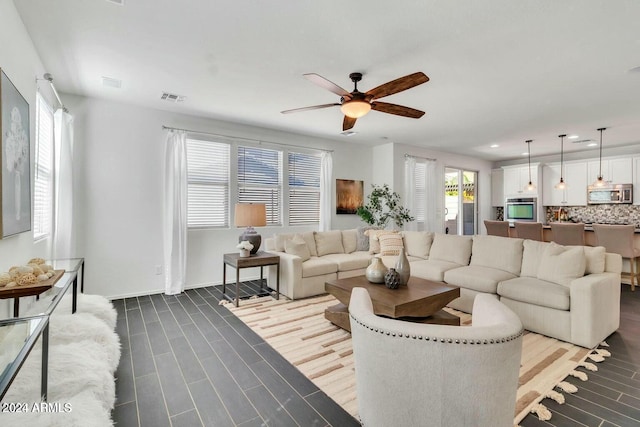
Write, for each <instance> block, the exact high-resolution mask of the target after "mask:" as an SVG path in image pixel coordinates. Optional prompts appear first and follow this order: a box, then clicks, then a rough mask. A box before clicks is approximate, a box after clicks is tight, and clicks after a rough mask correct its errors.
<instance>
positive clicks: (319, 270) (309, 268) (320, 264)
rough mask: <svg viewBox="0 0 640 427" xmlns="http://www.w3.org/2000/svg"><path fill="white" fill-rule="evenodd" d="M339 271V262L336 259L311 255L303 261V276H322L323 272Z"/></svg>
mask: <svg viewBox="0 0 640 427" xmlns="http://www.w3.org/2000/svg"><path fill="white" fill-rule="evenodd" d="M337 271H338V264H336V263H335V262H334V261H331V260H328V259H324V257H323V258H318V257H311V258H310V259H308V260H307V261H305V262H303V263H302V277H314V276H321V275H323V274H330V273H335V272H337Z"/></svg>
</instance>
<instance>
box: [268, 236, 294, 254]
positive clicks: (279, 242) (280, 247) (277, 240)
mask: <svg viewBox="0 0 640 427" xmlns="http://www.w3.org/2000/svg"><path fill="white" fill-rule="evenodd" d="M293 236H295V234H294V233H282V234H274V235H273V241H274V244H275V249H276V251H278V252H284V242H285V240H289V239H293Z"/></svg>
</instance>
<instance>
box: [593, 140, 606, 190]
mask: <svg viewBox="0 0 640 427" xmlns="http://www.w3.org/2000/svg"><path fill="white" fill-rule="evenodd" d="M606 129H607V128H600V129H598V132H600V168H599V169H598V178H597V179H596V180H595V182H594V183H593V186H594V187H604V185H605V181H604V177H603V176H602V131H604V130H606Z"/></svg>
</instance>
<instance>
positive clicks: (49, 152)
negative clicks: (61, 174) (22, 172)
mask: <svg viewBox="0 0 640 427" xmlns="http://www.w3.org/2000/svg"><path fill="white" fill-rule="evenodd" d="M35 169H36V170H35V180H34V181H35V182H34V195H33V238H34V239H35V240H39V239H44V238H46V237H49V236H50V235H51V224H52V222H53V109H52V108H51V107H50V106H49V104H47V101H45V99H44V98H43V97H42V95H40V93H39V92H38V93H37V95H36V155H35Z"/></svg>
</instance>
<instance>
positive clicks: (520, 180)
mask: <svg viewBox="0 0 640 427" xmlns="http://www.w3.org/2000/svg"><path fill="white" fill-rule="evenodd" d="M502 169H503V170H504V176H503V179H504V186H503V189H504V197H505V198H506V197H510V196H524V195H528V196H536V195H537V194H538V189H539V188H541V184H542V183H541V182H540V180H539V179H538V177H541V176H542V173H540V172H539V170H540V164H539V163H535V164H534V163H531V182H532V183H533V185H535V186H536V189H535V190H533V191H526V190H525V186H526V185H527V184H528V183H529V166H528V165H525V166H522V165H518V166H503V167H502Z"/></svg>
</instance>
